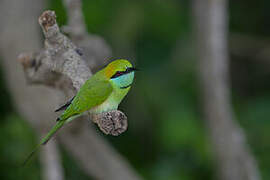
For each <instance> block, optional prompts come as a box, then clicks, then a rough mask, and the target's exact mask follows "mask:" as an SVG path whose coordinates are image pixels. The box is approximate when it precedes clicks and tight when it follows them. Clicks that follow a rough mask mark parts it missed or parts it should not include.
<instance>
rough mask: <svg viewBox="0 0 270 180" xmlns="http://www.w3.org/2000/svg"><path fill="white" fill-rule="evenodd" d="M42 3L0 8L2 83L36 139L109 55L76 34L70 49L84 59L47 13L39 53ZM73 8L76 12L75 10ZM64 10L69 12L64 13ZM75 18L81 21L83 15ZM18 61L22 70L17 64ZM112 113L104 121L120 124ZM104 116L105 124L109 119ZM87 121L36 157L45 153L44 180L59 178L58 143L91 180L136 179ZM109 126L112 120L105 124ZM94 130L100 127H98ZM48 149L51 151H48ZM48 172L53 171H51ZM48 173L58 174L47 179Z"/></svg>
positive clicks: (6, 2) (96, 41)
mask: <svg viewBox="0 0 270 180" xmlns="http://www.w3.org/2000/svg"><path fill="white" fill-rule="evenodd" d="M41 2H42V1H36V0H24V1H10V0H3V1H1V2H0V10H1V11H0V13H1V14H0V15H1V17H0V20H1V29H0V39H1V41H0V54H1V56H2V61H1V64H2V67H3V69H4V73H5V78H6V82H7V85H8V87H9V90H10V92H11V95H12V98H13V101H14V104H15V107H16V109H17V110H18V112H19V113H20V114H21V115H22V116H23V117H24V118H25V119H26V120H27V121H28V122H29V123H30V124H31V126H32V127H33V128H34V129H35V131H36V132H37V133H39V136H41V135H44V134H45V133H46V132H48V130H49V129H50V128H51V127H52V125H53V124H54V123H55V119H56V117H57V115H56V114H55V113H53V110H54V109H55V108H56V107H58V106H59V105H60V103H59V102H60V101H61V102H62V103H63V102H64V101H63V99H65V100H67V99H68V98H67V97H71V96H72V95H74V94H75V93H76V91H77V90H78V89H79V88H80V86H81V85H82V84H83V83H84V82H85V80H86V79H88V78H89V77H90V76H91V71H90V69H89V67H91V68H93V69H95V68H97V67H98V66H100V65H102V64H105V63H107V62H106V60H105V59H103V58H105V57H108V56H109V55H110V52H111V51H110V49H109V47H108V46H107V45H106V43H105V41H104V40H103V39H102V38H100V37H98V36H91V35H88V34H86V31H84V32H83V33H81V31H78V32H79V33H77V32H76V33H75V34H76V35H74V36H73V37H74V39H78V40H77V41H76V42H75V43H78V44H79V43H80V42H82V44H83V47H84V48H85V49H86V50H85V51H87V52H93V53H92V54H91V56H89V57H90V58H89V59H88V58H87V53H86V54H82V53H81V50H80V49H79V48H77V46H75V45H74V44H73V43H72V42H71V41H70V40H69V39H68V38H67V37H66V36H64V35H63V34H62V33H60V31H59V27H58V25H57V23H56V20H55V14H54V12H52V11H46V12H44V13H43V14H42V16H41V17H40V18H39V23H40V25H41V27H42V30H43V33H44V35H45V47H44V49H43V50H41V51H40V47H41V46H40V31H39V27H38V21H37V18H38V17H39V15H40V14H41V12H42V11H41V9H42V7H43V4H42V3H41ZM72 2H73V3H79V5H80V1H67V3H72ZM78 7H79V8H80V6H78ZM70 9H72V7H71V8H70ZM67 10H68V11H69V9H67ZM80 11H81V10H80ZM77 12H78V11H77ZM80 13H81V12H80ZM71 14H72V13H71ZM77 14H78V13H77ZM79 16H81V17H82V15H79ZM80 22H83V20H81V21H80ZM69 24H72V23H69ZM76 26H77V25H76ZM67 29H70V30H71V31H72V32H73V30H72V29H73V28H72V26H71V28H67ZM80 33H81V34H80ZM77 34H79V35H77ZM78 37H79V38H78ZM84 37H86V38H88V40H89V41H90V42H91V43H92V44H90V43H89V42H88V41H87V42H86V41H83V40H80V39H83V38H84ZM83 42H85V44H84V43H83ZM33 51H34V52H33ZM21 52H27V53H21ZM28 52H30V53H28ZM82 52H84V51H82ZM20 53H21V54H20ZM19 54H20V55H19ZM18 55H19V56H18ZM17 57H19V58H18V60H19V62H20V63H21V64H22V65H23V67H22V66H21V65H20V63H19V62H18V61H17V60H16V59H17ZM83 59H87V60H88V61H85V60H83ZM89 61H90V62H89ZM33 84H35V86H33ZM37 84H40V85H37ZM44 85H46V86H47V87H46V86H44ZM115 113H120V114H121V112H120V111H116V112H112V114H109V115H111V116H112V117H115V118H116V119H115V120H119V117H120V116H113V115H114V114H115ZM104 116H105V118H108V114H105V115H104ZM121 117H122V116H121ZM99 118H100V117H99ZM88 119H89V117H86V116H85V117H81V118H79V119H78V120H76V121H74V122H72V123H70V124H69V125H67V127H64V128H63V129H61V130H60V131H61V132H60V133H59V135H58V136H57V137H56V138H57V140H59V141H55V140H51V141H54V142H53V143H52V142H49V143H48V144H47V145H46V148H44V149H43V150H42V151H41V153H44V154H41V157H43V158H41V159H42V164H43V165H44V168H45V170H44V171H43V172H44V173H43V174H44V179H50V180H53V179H63V178H64V177H63V173H62V168H61V164H60V163H61V162H60V160H59V159H60V157H58V156H59V154H58V153H57V152H58V150H57V144H56V143H57V142H60V143H61V144H62V145H63V147H64V148H65V149H66V150H67V152H69V153H70V155H72V156H73V158H74V160H75V161H76V163H77V164H78V165H79V166H80V167H81V169H82V170H84V171H85V173H86V174H88V175H90V176H92V177H94V178H95V179H112V180H113V179H117V180H119V179H127V180H129V179H140V177H139V176H138V175H137V174H136V173H135V172H134V171H133V169H132V168H131V167H130V165H129V163H128V162H127V161H126V160H125V159H124V158H123V157H122V156H121V155H120V154H119V153H117V152H116V151H115V150H114V149H113V148H112V147H111V146H110V145H109V144H108V142H106V141H105V140H104V139H103V138H102V137H101V136H99V135H98V133H97V132H95V130H94V129H93V128H92V127H90V126H89V125H88V124H89V123H88V122H87V120H88ZM124 119H126V118H124ZM110 120H114V119H113V118H110ZM96 121H97V122H99V121H100V122H103V121H101V120H96ZM121 125H123V127H120V129H119V131H120V133H121V132H122V131H123V130H122V129H123V128H125V126H126V123H120V124H118V126H121ZM99 126H102V125H100V124H99ZM112 128H115V127H112ZM117 128H119V127H117ZM109 132H114V131H109ZM116 132H118V129H116ZM50 146H51V148H50V149H48V148H49V147H50ZM51 152H55V154H54V155H55V156H57V157H55V158H50V156H48V155H49V154H50V153H51ZM45 157H48V158H45ZM50 159H51V160H50ZM51 166H54V167H55V169H58V171H55V170H54V171H53V170H52V167H51ZM50 169H51V170H50ZM53 172H56V173H59V174H56V175H54V176H52V175H50V173H53Z"/></svg>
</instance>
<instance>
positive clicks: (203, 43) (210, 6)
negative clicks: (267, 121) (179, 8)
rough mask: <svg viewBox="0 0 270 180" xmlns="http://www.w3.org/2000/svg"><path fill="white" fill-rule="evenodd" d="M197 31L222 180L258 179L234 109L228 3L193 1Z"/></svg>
mask: <svg viewBox="0 0 270 180" xmlns="http://www.w3.org/2000/svg"><path fill="white" fill-rule="evenodd" d="M193 14H194V32H195V36H196V40H197V41H196V44H197V45H198V46H197V57H198V60H199V81H200V87H201V91H202V94H201V95H202V102H203V108H204V115H205V120H206V123H207V125H208V128H209V134H210V138H211V140H212V144H213V149H214V153H215V156H216V164H217V170H218V172H217V175H218V178H219V179H221V180H258V179H260V175H259V171H258V167H257V164H256V161H255V159H254V157H253V155H252V154H251V152H250V149H249V147H248V145H247V142H246V137H245V134H244V132H243V130H242V128H241V127H240V126H239V125H238V123H237V121H236V120H235V116H234V113H233V110H232V107H231V101H230V98H231V95H230V85H229V75H228V71H229V58H228V49H227V38H228V37H227V36H228V27H227V26H228V22H227V19H228V14H227V1H226V0H206V1H201V0H194V1H193Z"/></svg>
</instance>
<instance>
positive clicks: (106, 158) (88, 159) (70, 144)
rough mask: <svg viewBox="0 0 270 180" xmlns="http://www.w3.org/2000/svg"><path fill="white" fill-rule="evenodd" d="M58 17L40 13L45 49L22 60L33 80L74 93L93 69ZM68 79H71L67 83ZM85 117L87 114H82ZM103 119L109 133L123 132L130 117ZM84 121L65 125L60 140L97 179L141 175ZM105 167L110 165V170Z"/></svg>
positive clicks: (107, 115)
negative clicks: (62, 26)
mask: <svg viewBox="0 0 270 180" xmlns="http://www.w3.org/2000/svg"><path fill="white" fill-rule="evenodd" d="M55 18H56V16H55V14H54V12H53V11H45V12H44V13H43V14H42V15H41V16H40V18H39V23H40V25H41V27H42V29H43V33H44V35H45V38H46V39H45V49H44V50H42V51H41V52H39V53H25V54H22V55H20V56H19V61H20V62H22V64H23V65H24V70H25V75H26V77H27V79H28V81H29V82H31V83H36V82H38V83H39V84H40V83H41V84H46V85H48V84H49V85H50V86H52V87H55V88H57V89H60V90H62V91H63V92H64V93H65V94H70V93H71V91H72V92H73V93H75V91H76V90H77V91H78V90H79V88H80V87H81V86H82V84H83V83H84V82H85V80H86V79H88V78H89V77H90V76H91V71H90V70H89V68H88V66H87V64H86V63H85V61H84V60H83V59H82V56H81V54H80V53H78V51H77V47H76V46H75V45H74V44H73V43H72V42H71V41H70V40H69V39H68V38H67V37H66V36H65V35H63V34H62V33H61V32H60V31H59V27H58V25H57V23H56V20H55ZM33 62H35V63H33ZM33 64H34V65H33ZM29 72H32V74H31V73H29ZM39 73H40V74H41V75H45V74H46V73H51V74H50V75H46V77H51V78H49V79H44V77H43V78H42V77H41V78H37V77H39V76H41V75H39ZM62 75H64V76H62ZM63 79H64V80H63ZM31 80H32V81H31ZM48 81H51V82H48ZM63 81H64V82H65V83H63ZM68 81H69V82H70V83H67V82H68ZM59 84H60V85H59ZM71 85H72V86H71ZM72 87H74V88H75V89H74V88H72ZM82 119H85V118H83V117H82ZM99 119H100V120H98V121H96V122H97V123H98V125H99V127H101V128H103V129H102V130H104V129H106V128H107V127H110V128H111V130H110V131H105V132H108V133H109V134H112V135H119V134H120V133H122V132H124V131H125V130H126V127H127V118H126V116H125V115H124V114H123V113H122V112H119V111H112V112H108V113H103V114H101V115H100V116H99ZM101 119H103V120H101ZM107 120H110V122H111V120H113V122H114V123H113V126H112V125H111V124H112V123H104V121H107ZM76 121H79V120H76ZM84 122H86V121H83V122H79V123H78V122H73V123H72V128H69V127H66V128H64V129H63V131H61V133H59V137H60V142H61V143H63V144H64V145H65V147H66V148H67V150H68V151H69V152H70V153H72V154H73V155H74V156H75V157H76V159H78V160H79V161H78V162H79V165H81V167H82V168H83V169H85V170H86V173H87V174H89V175H92V176H94V177H95V178H97V179H104V178H106V179H121V178H124V179H139V177H138V176H137V175H136V174H135V173H134V172H133V171H132V170H131V169H130V167H129V165H128V164H127V163H126V162H125V161H124V160H123V159H122V158H120V156H119V155H118V154H117V153H116V152H115V151H114V150H113V149H112V148H111V147H110V146H109V145H108V144H107V143H106V142H104V141H103V140H102V139H100V137H98V136H97V135H96V134H95V133H92V132H91V128H90V129H89V128H85V127H87V126H86V124H85V123H84ZM122 122H124V123H122ZM99 123H103V124H99ZM106 124H107V125H106ZM104 125H105V126H104ZM74 127H75V128H74ZM89 136H91V138H90V137H89ZM91 152H92V153H91ZM104 154H106V155H104ZM104 167H107V168H106V171H104Z"/></svg>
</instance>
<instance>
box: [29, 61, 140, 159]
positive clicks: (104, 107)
mask: <svg viewBox="0 0 270 180" xmlns="http://www.w3.org/2000/svg"><path fill="white" fill-rule="evenodd" d="M134 70H135V68H132V65H131V63H129V62H128V61H127V60H123V59H120V60H115V61H113V62H111V63H110V64H109V65H108V66H106V67H105V68H104V69H102V70H100V71H99V72H97V73H96V74H95V75H93V76H91V78H90V79H88V80H87V81H86V82H85V83H84V85H83V86H82V87H81V88H80V90H79V91H78V93H77V95H76V96H75V97H74V98H73V99H72V100H71V101H70V102H68V103H67V104H65V105H64V106H62V107H60V108H59V109H58V110H57V111H60V110H64V109H65V111H64V112H63V113H62V114H61V115H60V117H59V118H58V119H57V123H56V124H55V125H54V127H53V128H52V129H51V130H50V131H49V132H48V134H47V135H46V136H45V137H44V138H43V139H42V140H41V141H40V143H39V144H38V145H37V147H36V148H35V149H34V150H33V151H32V152H31V154H30V155H29V156H28V157H27V159H26V161H25V162H24V164H26V163H27V161H28V160H29V159H30V157H31V156H32V155H33V154H34V152H35V151H36V150H37V149H38V148H39V146H40V145H44V144H46V143H47V142H48V141H49V140H50V138H51V137H52V136H53V135H54V134H55V133H56V132H57V131H58V130H59V129H60V128H61V127H62V126H63V125H64V124H66V123H67V122H70V121H71V120H73V119H74V118H76V117H77V116H79V115H81V114H83V113H84V112H86V111H89V112H90V113H102V112H106V111H110V110H115V109H117V108H118V105H119V104H120V102H121V101H122V99H123V98H124V97H125V96H126V94H127V93H128V91H129V89H130V86H131V83H132V82H133V78H134Z"/></svg>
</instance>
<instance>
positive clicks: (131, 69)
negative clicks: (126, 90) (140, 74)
mask: <svg viewBox="0 0 270 180" xmlns="http://www.w3.org/2000/svg"><path fill="white" fill-rule="evenodd" d="M133 71H140V70H139V69H137V68H135V67H130V68H128V72H133Z"/></svg>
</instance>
